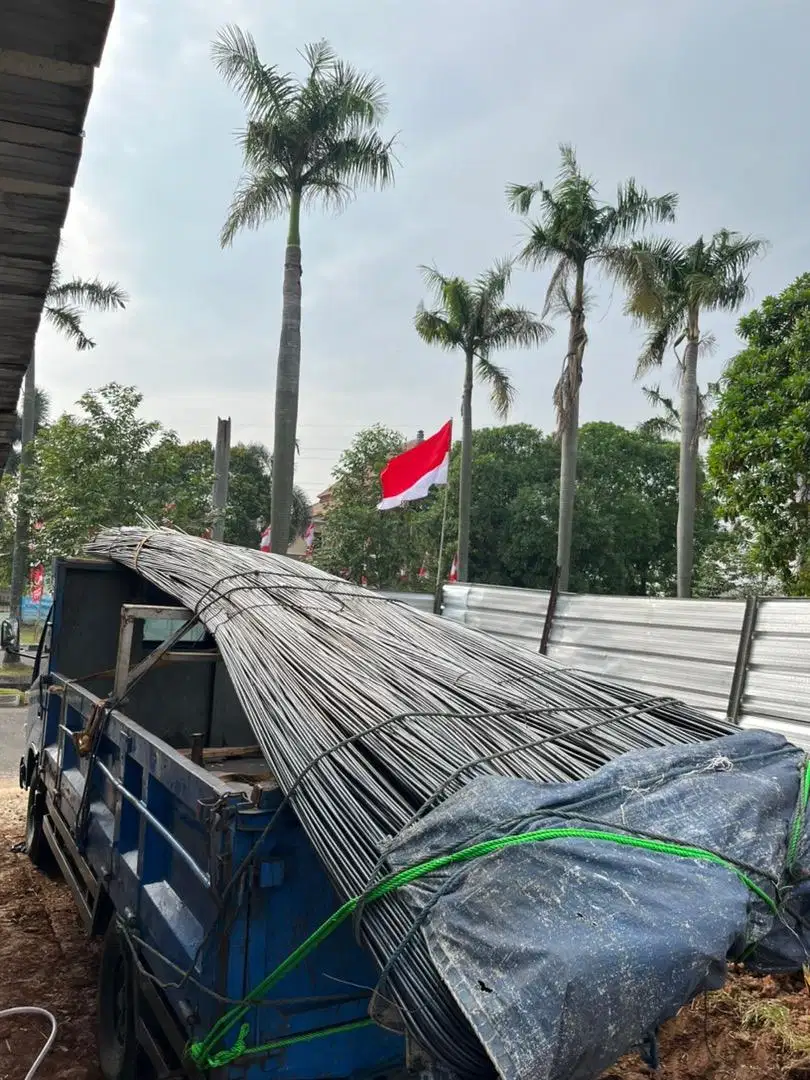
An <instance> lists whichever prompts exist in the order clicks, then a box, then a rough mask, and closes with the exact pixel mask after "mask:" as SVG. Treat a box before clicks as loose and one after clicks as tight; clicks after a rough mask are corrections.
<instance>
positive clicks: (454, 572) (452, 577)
mask: <svg viewBox="0 0 810 1080" xmlns="http://www.w3.org/2000/svg"><path fill="white" fill-rule="evenodd" d="M447 580H448V581H458V555H454V556H453V561H452V563H451V564H450V573H449V575H448V577H447Z"/></svg>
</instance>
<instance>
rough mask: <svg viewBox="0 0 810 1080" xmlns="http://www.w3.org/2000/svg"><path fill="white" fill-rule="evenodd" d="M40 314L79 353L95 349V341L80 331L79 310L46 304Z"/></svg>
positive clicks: (62, 305)
mask: <svg viewBox="0 0 810 1080" xmlns="http://www.w3.org/2000/svg"><path fill="white" fill-rule="evenodd" d="M42 313H43V315H44V316H45V318H46V319H47V320H48V322H49V323H50V324H51V326H53V327H54V329H55V330H58V331H59V333H60V334H63V335H64V336H65V337H66V338H67V339H68V341H70V342H72V343H73V344H74V345H75V346H76V348H77V349H78V350H79V352H84V350H85V349H94V348H95V345H96V343H95V341H93V339H92V338H91V337H88V335H87V334H85V332H84V330H83V329H82V312H81V311H80V309H79V308H77V307H73V306H71V305H69V304H48V303H46V304H45V306H44V307H43V309H42Z"/></svg>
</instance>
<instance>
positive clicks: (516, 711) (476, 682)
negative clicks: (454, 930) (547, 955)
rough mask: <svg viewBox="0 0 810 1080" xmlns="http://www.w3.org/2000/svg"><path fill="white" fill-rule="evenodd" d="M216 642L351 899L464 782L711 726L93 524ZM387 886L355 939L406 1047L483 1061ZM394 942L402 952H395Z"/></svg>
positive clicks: (538, 664)
mask: <svg viewBox="0 0 810 1080" xmlns="http://www.w3.org/2000/svg"><path fill="white" fill-rule="evenodd" d="M90 550H91V552H92V553H95V554H100V555H106V556H109V557H111V558H112V559H115V560H117V561H118V562H120V563H123V564H124V565H125V566H128V567H131V568H133V569H134V570H136V571H137V572H138V573H139V574H140V575H142V576H143V577H144V578H146V579H147V580H148V581H150V582H152V583H153V584H155V585H156V586H158V587H159V588H160V589H162V590H164V591H165V592H166V593H168V594H169V595H170V596H172V597H175V598H176V599H177V600H178V601H179V602H180V603H181V604H183V605H184V606H185V607H187V608H190V609H192V610H193V611H194V612H195V613H197V615H198V616H199V618H200V621H201V622H202V623H203V624H204V626H205V627H206V628H207V630H208V631H209V632H210V633H212V634H213V636H214V638H215V639H216V642H217V645H218V647H219V650H220V652H221V654H222V657H223V659H224V662H225V664H226V666H227V668H228V671H229V674H230V676H231V679H232V681H233V684H234V687H235V689H236V692H237V694H238V697H239V700H240V702H241V704H242V707H243V709H244V711H245V714H246V716H247V718H248V721H249V722H250V724H251V727H252V728H253V731H254V732H255V735H256V738H257V740H258V742H259V743H260V745H261V747H262V750H263V752H264V754H265V756H266V758H267V760H268V762H269V764H270V766H271V768H272V769H273V771H274V773H275V776H276V777H277V779H278V781H279V783H280V785H281V787H282V789H283V790H285V791H286V792H288V793H290V792H291V796H290V801H291V803H292V805H293V807H294V809H295V811H296V813H297V814H298V817H299V819H300V820H301V822H302V824H303V826H304V828H305V829H306V831H307V833H308V835H309V837H310V839H311V841H312V844H313V845H314V847H315V848H316V850H317V851H318V853H319V855H320V857H321V859H322V860H323V862H324V864H325V866H326V868H327V870H328V872H329V874H330V876H331V878H332V880H333V882H334V884H335V887H336V889H337V890H338V892H339V893H340V894H341V895H342V896H343V897H344V898H348V897H350V896H356V895H358V894H360V893H362V892H363V891H364V890H365V889H366V888H368V886H369V885H370V884H371V883H372V882H373V880H374V879H375V875H376V874H378V873H379V871H380V867H381V863H382V862H383V856H384V851H385V848H386V845H387V844H388V843H389V842H390V840H391V838H392V837H393V836H395V835H396V834H398V833H399V832H400V831H401V830H402V829H403V828H404V827H405V826H406V825H407V824H408V823H409V822H410V821H412V820H413V818H414V816H415V815H417V814H419V813H420V812H423V811H424V809H425V808H426V807H428V808H429V806H431V805H434V804H435V802H436V800H437V799H440V798H441V797H443V796H444V795H445V794H447V793H449V792H451V791H453V790H455V789H457V788H458V786H459V785H461V784H463V783H465V782H467V781H468V780H469V779H470V778H472V777H474V776H480V775H483V774H492V773H500V774H506V775H513V776H520V777H526V778H531V779H535V780H542V781H569V780H576V779H581V778H583V777H585V776H587V775H589V774H590V773H591V772H592V771H593V770H594V769H596V768H598V767H599V766H600V765H601V764H603V763H604V762H606V761H608V760H610V759H611V758H614V757H616V756H617V755H619V754H621V753H624V752H625V751H628V750H632V749H638V748H644V747H651V746H661V745H664V744H667V743H679V742H693V741H702V740H704V739H709V738H714V737H717V736H720V735H723V734H726V733H727V732H728V730H729V728H728V726H727V725H725V724H722V723H719V722H717V721H714V720H712V719H710V718H709V717H707V716H705V715H702V714H700V713H698V712H696V711H694V710H692V709H690V708H688V707H687V706H685V705H683V704H680V703H678V702H676V701H673V700H671V699H664V698H653V697H652V696H649V695H647V696H645V695H644V694H642V693H640V692H638V691H634V690H627V689H623V688H619V687H616V686H613V685H610V684H607V683H604V682H602V681H600V680H598V679H596V678H594V677H590V676H586V675H583V674H581V673H576V672H573V671H569V670H566V669H564V668H562V667H561V666H559V665H558V664H556V663H554V662H552V661H550V660H548V659H546V658H544V657H541V656H539V655H535V654H532V653H530V652H529V651H524V650H521V649H516V648H514V647H512V646H510V645H508V644H505V643H502V642H500V641H498V640H497V639H495V638H492V637H489V636H486V635H484V634H480V633H477V632H475V631H471V630H468V629H467V628H465V627H463V626H460V625H458V624H456V623H453V622H449V621H446V620H442V619H439V618H437V617H435V616H432V615H427V614H425V613H422V612H420V611H418V610H416V609H413V608H410V607H408V606H406V605H405V604H401V603H397V602H394V601H391V600H388V599H384V598H382V597H380V596H379V595H377V594H375V593H374V592H371V591H369V590H366V589H361V588H357V587H355V586H353V585H350V584H348V583H347V582H345V581H342V580H341V579H339V578H334V577H332V576H331V575H328V574H326V573H323V572H322V571H319V570H317V569H315V568H313V567H311V566H309V565H307V564H304V563H301V562H297V561H294V560H292V559H288V558H281V557H277V556H272V555H268V554H265V553H263V552H259V551H249V550H246V549H243V548H237V547H231V546H228V545H224V544H216V543H212V542H211V541H207V540H202V539H196V538H193V537H189V536H186V535H184V534H178V533H176V532H173V531H170V530H162V529H160V530H150V529H140V528H126V529H117V530H110V531H106V532H103V533H101V534H100V535H99V536H98V537H97V538H96V540H95V541H94V542H93V543H92V545H91V547H90ZM412 922H413V920H412V916H411V914H410V913H409V910H408V908H407V907H406V906H405V903H404V901H403V900H402V899H401V898H399V897H398V896H397V895H396V894H392V895H390V896H389V897H387V898H386V899H385V900H383V901H380V902H379V903H376V904H374V905H373V906H369V907H368V908H366V909H365V910H364V913H363V922H362V934H363V937H364V939H365V941H366V944H367V945H368V947H369V948H370V949H371V951H372V953H373V954H374V956H375V957H376V959H377V961H378V963H379V964H380V966H381V967H385V966H386V964H387V963H388V961H389V959H390V958H391V957H392V956H393V955H394V954H396V962H395V963H394V964H393V965H392V966H391V969H390V971H388V972H387V981H386V991H385V992H386V995H387V996H388V997H389V998H393V1000H394V1001H395V1002H396V1005H397V1007H398V1010H399V1014H400V1016H401V1017H402V1018H403V1019H404V1022H405V1025H406V1026H407V1028H408V1029H409V1030H410V1032H411V1034H412V1035H413V1037H414V1038H415V1039H416V1040H417V1042H418V1043H419V1044H420V1045H422V1046H423V1047H424V1048H425V1049H426V1050H428V1051H429V1052H430V1053H432V1054H433V1055H434V1056H435V1057H436V1058H437V1059H438V1060H440V1061H442V1062H444V1064H445V1065H446V1066H448V1067H449V1068H451V1069H452V1070H454V1071H455V1072H457V1073H458V1074H460V1075H462V1076H469V1077H471V1076H481V1075H486V1074H487V1073H488V1072H490V1071H491V1067H490V1066H488V1064H487V1059H486V1056H485V1054H484V1051H483V1049H482V1048H481V1046H480V1044H479V1043H478V1042H477V1040H476V1039H475V1037H474V1035H473V1033H472V1031H471V1030H470V1029H469V1027H468V1026H467V1024H466V1022H465V1021H464V1019H463V1017H462V1016H461V1014H460V1012H459V1011H458V1009H457V1007H456V1006H455V1004H454V1003H453V1001H452V999H451V998H450V996H449V993H448V992H447V990H446V989H445V987H444V986H443V984H442V983H441V981H440V980H439V978H438V976H437V974H436V972H435V970H434V969H433V967H432V965H431V962H430V959H429V956H428V952H427V948H426V946H425V945H424V942H423V941H422V939H421V937H420V936H419V935H418V934H416V935H415V934H411V933H410V930H411V927H412ZM403 942H405V943H406V944H405V947H403Z"/></svg>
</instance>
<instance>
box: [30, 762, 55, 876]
mask: <svg viewBox="0 0 810 1080" xmlns="http://www.w3.org/2000/svg"><path fill="white" fill-rule="evenodd" d="M44 817H45V789H44V788H43V786H42V785H41V784H40V782H39V773H38V771H37V770H36V769H35V770H34V774H33V776H32V777H31V781H30V784H29V787H28V809H27V811H26V815H25V850H26V852H27V853H28V858H29V859H30V860H31V862H32V863H33V864H34V866H36V868H37V869H38V870H42V871H44V872H45V873H48V874H50V873H52V872H53V871H54V870H55V868H56V860H55V859H54V857H53V852H52V851H51V848H50V845H49V844H48V840H47V838H46V836H45V832H44V830H43V828H42V821H43V818H44Z"/></svg>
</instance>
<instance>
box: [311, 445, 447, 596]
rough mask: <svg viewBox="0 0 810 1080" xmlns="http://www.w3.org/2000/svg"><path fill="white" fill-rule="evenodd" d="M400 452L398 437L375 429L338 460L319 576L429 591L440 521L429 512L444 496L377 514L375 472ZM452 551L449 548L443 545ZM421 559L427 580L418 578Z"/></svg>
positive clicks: (378, 493)
mask: <svg viewBox="0 0 810 1080" xmlns="http://www.w3.org/2000/svg"><path fill="white" fill-rule="evenodd" d="M404 448H405V439H404V437H403V436H402V435H401V434H400V433H399V432H398V431H392V430H391V429H390V428H385V427H382V426H380V425H376V426H375V427H372V428H367V429H366V430H365V431H361V432H359V433H358V434H357V436H356V437H355V439H354V441H353V442H352V444H351V446H350V447H349V448H348V449H347V450H345V451H344V453H343V454H342V455H341V458H340V461H339V462H338V464H337V467H336V468H335V471H334V483H333V484H332V487H331V489H330V492H331V498H330V505H329V509H328V512H327V524H326V527H325V528H324V530H323V533H322V536H321V540H320V543H319V546H318V549H317V550H316V552H315V562H316V564H317V565H318V566H320V567H322V568H323V569H324V570H328V571H330V573H333V574H340V575H342V576H345V577H347V578H349V579H350V580H351V581H355V582H357V583H358V584H359V583H361V582H362V581H367V582H368V584H369V585H371V586H374V587H376V588H386V589H390V588H394V589H395V588H409V589H419V588H427V587H430V588H433V587H434V586H435V581H436V556H437V552H438V543H439V531H440V530H441V519H440V517H439V518H438V519H437V518H436V516H435V515H434V514H433V513H432V512H431V511H432V510H433V509H434V507H435V505H436V504H437V503H440V504H442V505H443V500H444V494H443V493H441V494H440V493H439V492H437V491H434V492H431V494H430V495H429V496H428V497H427V498H426V499H422V500H420V501H419V502H418V503H414V504H412V505H411V506H408V507H402V508H400V509H397V510H386V511H380V510H378V509H377V504H378V503H379V501H380V498H381V497H382V490H381V488H380V472H381V471H382V469H383V468H384V467H385V465H386V464H387V462H388V461H390V459H391V458H392V457H394V456H395V455H396V454H399V453H401V452H402V450H403V449H404ZM449 543H450V546H452V542H449ZM425 559H427V566H426V569H428V571H429V573H430V578H429V579H428V580H427V582H425V580H424V579H420V578H419V570H420V568H421V566H422V564H423V562H424V561H425Z"/></svg>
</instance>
